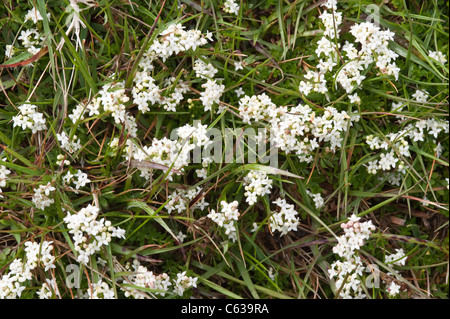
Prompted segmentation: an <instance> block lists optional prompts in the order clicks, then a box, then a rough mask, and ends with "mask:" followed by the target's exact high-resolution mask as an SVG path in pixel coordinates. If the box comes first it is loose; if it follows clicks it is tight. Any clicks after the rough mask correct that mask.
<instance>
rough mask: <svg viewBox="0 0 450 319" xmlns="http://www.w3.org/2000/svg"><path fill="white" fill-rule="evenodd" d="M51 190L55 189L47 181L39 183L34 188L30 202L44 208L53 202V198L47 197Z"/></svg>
mask: <svg viewBox="0 0 450 319" xmlns="http://www.w3.org/2000/svg"><path fill="white" fill-rule="evenodd" d="M53 191H55V187H53V186H51V183H50V182H48V183H47V185H39V187H38V188H37V189H35V190H34V195H33V199H32V202H33V203H34V205H35V206H36V207H37V208H39V209H41V210H44V209H45V208H46V207H49V206H50V205H51V204H53V203H54V202H55V200H54V199H53V198H50V197H49V196H50V193H52V192H53Z"/></svg>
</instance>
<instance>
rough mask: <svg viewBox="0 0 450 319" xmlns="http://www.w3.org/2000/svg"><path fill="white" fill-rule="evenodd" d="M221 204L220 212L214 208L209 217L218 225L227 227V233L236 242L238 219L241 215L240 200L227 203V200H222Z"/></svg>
mask: <svg viewBox="0 0 450 319" xmlns="http://www.w3.org/2000/svg"><path fill="white" fill-rule="evenodd" d="M220 206H221V212H220V213H217V212H216V211H215V210H214V209H212V210H211V211H210V213H209V214H208V216H207V217H208V218H210V219H211V220H212V221H213V222H215V223H216V224H217V225H218V226H220V227H223V228H224V229H225V235H228V238H229V239H231V240H232V241H233V242H234V241H235V240H236V239H237V234H236V231H237V229H236V221H237V220H238V219H239V216H240V213H239V211H238V202H237V201H233V202H231V203H227V202H226V201H221V202H220Z"/></svg>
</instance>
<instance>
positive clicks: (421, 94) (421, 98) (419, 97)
mask: <svg viewBox="0 0 450 319" xmlns="http://www.w3.org/2000/svg"><path fill="white" fill-rule="evenodd" d="M428 95H429V94H428V92H427V91H425V90H417V91H416V92H415V93H414V94H413V95H412V97H413V98H414V99H415V100H416V101H417V102H419V103H426V102H427V100H428Z"/></svg>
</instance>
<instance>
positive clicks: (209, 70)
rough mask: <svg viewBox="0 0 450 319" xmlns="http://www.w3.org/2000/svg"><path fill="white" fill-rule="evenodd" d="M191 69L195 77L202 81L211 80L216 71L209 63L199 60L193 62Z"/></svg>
mask: <svg viewBox="0 0 450 319" xmlns="http://www.w3.org/2000/svg"><path fill="white" fill-rule="evenodd" d="M193 69H194V71H195V75H196V76H197V77H200V78H202V79H212V78H213V77H214V75H216V73H217V69H216V68H215V67H214V66H213V65H212V64H211V63H208V64H206V63H205V62H203V61H202V60H200V59H197V60H196V61H195V64H194V68H193Z"/></svg>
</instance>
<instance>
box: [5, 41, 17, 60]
mask: <svg viewBox="0 0 450 319" xmlns="http://www.w3.org/2000/svg"><path fill="white" fill-rule="evenodd" d="M14 51H15V48H14V46H13V45H12V44H7V45H6V47H5V56H6V57H7V58H8V59H10V58H12V56H13V55H14Z"/></svg>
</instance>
